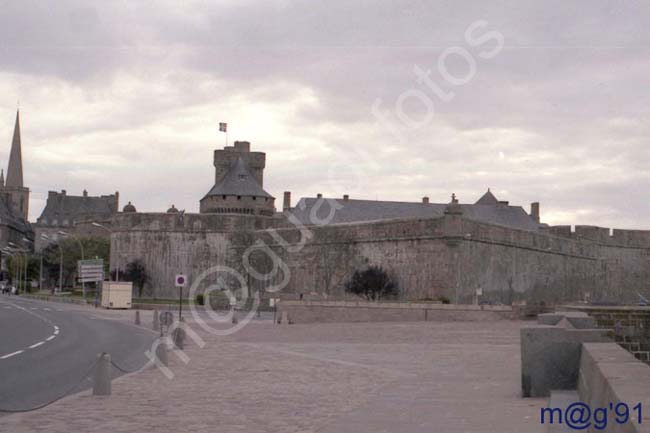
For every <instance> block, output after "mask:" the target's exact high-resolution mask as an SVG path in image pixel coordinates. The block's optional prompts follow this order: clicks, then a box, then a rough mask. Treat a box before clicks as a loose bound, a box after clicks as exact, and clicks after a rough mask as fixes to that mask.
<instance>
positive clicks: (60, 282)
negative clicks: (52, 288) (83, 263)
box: [41, 234, 63, 292]
mask: <svg viewBox="0 0 650 433" xmlns="http://www.w3.org/2000/svg"><path fill="white" fill-rule="evenodd" d="M41 238H42V239H45V240H50V237H49V236H48V235H46V234H42V235H41ZM55 241H56V246H57V247H59V292H62V291H63V248H61V243H60V242H59V240H58V239H55Z"/></svg>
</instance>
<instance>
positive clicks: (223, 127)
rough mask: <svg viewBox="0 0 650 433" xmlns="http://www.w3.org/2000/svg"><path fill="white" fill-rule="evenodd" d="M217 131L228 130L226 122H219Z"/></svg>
mask: <svg viewBox="0 0 650 433" xmlns="http://www.w3.org/2000/svg"><path fill="white" fill-rule="evenodd" d="M219 132H228V124H227V123H224V122H219Z"/></svg>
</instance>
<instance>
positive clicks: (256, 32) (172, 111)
mask: <svg viewBox="0 0 650 433" xmlns="http://www.w3.org/2000/svg"><path fill="white" fill-rule="evenodd" d="M1 6H2V7H1V8H0V46H1V47H2V51H1V54H0V95H1V96H0V137H4V142H5V146H0V160H1V161H2V163H3V166H6V161H7V158H8V154H9V145H10V142H11V134H12V129H13V122H14V115H15V109H16V104H17V101H20V109H21V123H22V132H23V158H24V170H25V182H26V184H27V186H29V187H30V188H31V190H32V195H31V209H30V219H31V220H35V219H36V217H37V216H38V215H39V214H40V212H41V210H42V208H43V206H44V201H45V197H46V196H47V191H48V190H61V189H66V190H67V191H68V193H69V194H81V191H82V190H83V189H84V188H85V189H87V190H88V191H89V193H90V194H97V195H99V194H109V193H112V192H114V191H120V197H121V201H122V204H124V203H126V201H128V200H131V201H133V203H134V204H135V205H136V207H137V208H138V210H139V211H164V210H166V209H167V207H169V205H171V204H172V203H173V204H175V205H176V206H177V207H178V208H181V209H183V208H184V209H186V210H187V211H198V202H199V199H200V198H201V197H202V196H203V195H204V194H205V193H206V192H207V191H208V190H209V189H210V187H211V186H212V182H213V176H214V174H213V167H212V151H213V149H215V148H217V147H222V146H223V145H224V144H225V135H224V134H222V133H219V132H218V122H228V125H229V139H230V141H233V140H235V139H236V140H249V141H251V142H252V147H253V149H254V150H260V151H264V152H266V153H267V168H266V172H265V189H267V190H268V191H269V192H270V193H271V194H273V195H274V196H275V197H277V198H278V202H277V205H278V206H281V197H282V192H283V191H284V190H291V191H292V193H293V196H294V200H296V199H297V198H298V197H301V196H314V195H315V194H316V193H319V192H320V193H323V194H325V195H326V196H333V197H339V196H341V195H343V194H346V193H347V194H350V196H351V197H352V198H367V199H384V200H404V201H418V200H420V199H421V197H422V196H424V195H427V196H430V197H431V201H432V202H447V201H448V200H449V196H450V195H451V193H452V192H453V193H456V194H457V195H458V197H459V198H460V200H461V202H463V203H465V202H474V201H475V200H476V199H478V198H479V197H480V196H481V195H482V193H483V192H484V191H485V190H486V189H487V188H488V187H490V188H491V189H492V191H493V192H495V194H496V195H497V197H498V198H499V199H501V200H509V201H510V202H511V203H515V204H520V205H522V206H524V207H525V208H526V209H528V204H529V203H530V202H532V201H540V202H541V203H542V219H543V220H544V221H545V222H548V223H551V224H597V225H602V226H607V227H623V228H645V229H650V200H648V197H649V188H648V186H649V185H650V173H649V170H648V166H649V165H650V149H649V147H648V145H649V144H650V121H649V120H650V85H649V84H650V83H649V81H650V45H649V44H650V30H649V29H648V23H649V22H650V3H648V2H641V1H639V2H636V1H634V2H620V1H591V0H590V1H587V0H585V1H573V2H571V1H566V0H562V1H544V2H539V1H522V0H512V1H495V2H485V1H440V2H435V1H431V0H391V1H388V0H387V1H365V0H357V1H350V0H341V1H339V0H335V1H327V2H316V1H290V0H263V1H262V0H259V1H249V0H228V1H225V0H224V1H191V0H186V1H182V2H180V1H177V0H174V1H171V0H170V1H162V0H159V1H156V2H146V1H131V2H129V1H118V0H112V1H101V2H100V1H97V2H94V3H93V2H91V1H87V0H83V1H81V0H80V1H72V0H58V1H56V2H42V1H36V0H34V1H25V0H20V1H2V5H1ZM416 71H420V72H419V73H417V72H416ZM425 74H426V75H425Z"/></svg>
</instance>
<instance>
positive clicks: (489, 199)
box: [474, 188, 499, 206]
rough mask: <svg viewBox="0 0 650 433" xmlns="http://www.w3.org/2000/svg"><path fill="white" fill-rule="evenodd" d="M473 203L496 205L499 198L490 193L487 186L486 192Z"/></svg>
mask: <svg viewBox="0 0 650 433" xmlns="http://www.w3.org/2000/svg"><path fill="white" fill-rule="evenodd" d="M474 204H482V205H488V206H490V205H492V206H494V205H497V204H499V200H497V198H496V197H495V196H494V194H492V192H491V191H490V188H488V190H487V192H486V193H485V194H483V197H481V198H479V199H478V201H477V202H476V203H474Z"/></svg>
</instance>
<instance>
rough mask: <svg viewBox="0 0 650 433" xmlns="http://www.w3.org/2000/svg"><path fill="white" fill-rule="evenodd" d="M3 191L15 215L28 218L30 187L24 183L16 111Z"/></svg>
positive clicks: (17, 112)
mask: <svg viewBox="0 0 650 433" xmlns="http://www.w3.org/2000/svg"><path fill="white" fill-rule="evenodd" d="M2 191H3V192H5V193H6V194H7V195H8V197H9V207H10V208H11V211H12V213H13V214H14V215H16V216H18V217H20V218H22V219H24V220H27V216H28V214H29V188H25V186H24V185H23V156H22V149H21V142H20V112H19V111H16V124H15V125H14V136H13V139H12V141H11V152H10V154H9V167H8V168H7V180H6V183H5V184H4V186H3V187H2Z"/></svg>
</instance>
